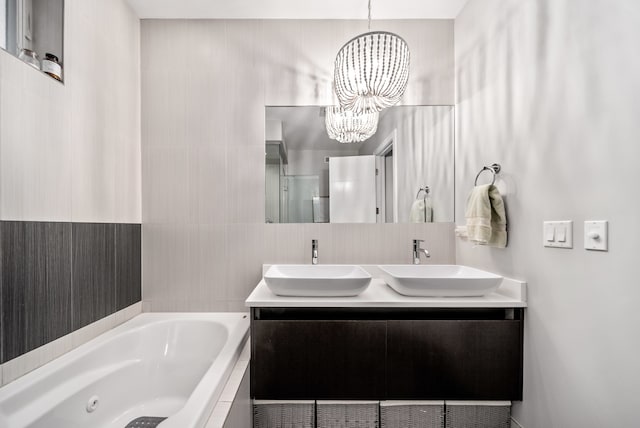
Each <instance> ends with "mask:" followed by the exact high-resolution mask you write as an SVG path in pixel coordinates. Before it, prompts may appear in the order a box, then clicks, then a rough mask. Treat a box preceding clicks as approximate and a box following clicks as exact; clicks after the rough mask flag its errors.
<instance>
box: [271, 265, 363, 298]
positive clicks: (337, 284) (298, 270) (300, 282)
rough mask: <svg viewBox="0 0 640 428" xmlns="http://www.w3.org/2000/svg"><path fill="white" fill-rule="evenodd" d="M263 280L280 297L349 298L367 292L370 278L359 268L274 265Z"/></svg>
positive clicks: (347, 266) (348, 266) (346, 266)
mask: <svg viewBox="0 0 640 428" xmlns="http://www.w3.org/2000/svg"><path fill="white" fill-rule="evenodd" d="M264 280H265V282H266V283H267V287H269V289H270V290H271V291H272V292H273V293H274V294H277V295H278V296H297V297H348V296H357V295H358V294H360V293H362V292H363V291H364V290H366V288H367V287H368V286H369V283H370V282H371V275H369V273H368V272H367V271H365V270H364V269H362V268H361V267H360V266H350V265H273V266H271V267H270V268H269V270H267V273H265V275H264Z"/></svg>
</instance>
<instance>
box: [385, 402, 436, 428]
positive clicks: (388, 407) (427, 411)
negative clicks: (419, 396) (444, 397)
mask: <svg viewBox="0 0 640 428" xmlns="http://www.w3.org/2000/svg"><path fill="white" fill-rule="evenodd" d="M380 426H381V427H382V428H443V427H444V401H381V402H380Z"/></svg>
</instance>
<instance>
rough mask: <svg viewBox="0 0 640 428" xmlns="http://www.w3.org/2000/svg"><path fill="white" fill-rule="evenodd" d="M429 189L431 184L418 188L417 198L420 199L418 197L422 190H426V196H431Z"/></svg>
mask: <svg viewBox="0 0 640 428" xmlns="http://www.w3.org/2000/svg"><path fill="white" fill-rule="evenodd" d="M429 191H430V189H429V186H424V187H421V188H420V189H419V190H418V193H416V199H418V197H419V196H420V192H424V197H425V198H426V197H427V196H429Z"/></svg>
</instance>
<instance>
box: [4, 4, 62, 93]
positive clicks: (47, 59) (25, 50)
mask: <svg viewBox="0 0 640 428" xmlns="http://www.w3.org/2000/svg"><path fill="white" fill-rule="evenodd" d="M63 23H64V0H0V48H2V49H4V50H5V51H7V52H9V53H10V54H12V55H13V56H15V57H17V58H19V59H20V60H22V61H23V62H24V63H25V64H27V65H29V66H31V67H33V68H35V69H38V70H41V71H42V72H43V73H45V74H47V75H49V76H50V77H52V78H54V79H56V80H59V81H62V79H63V73H62V64H63V45H64V43H63V38H64V30H63Z"/></svg>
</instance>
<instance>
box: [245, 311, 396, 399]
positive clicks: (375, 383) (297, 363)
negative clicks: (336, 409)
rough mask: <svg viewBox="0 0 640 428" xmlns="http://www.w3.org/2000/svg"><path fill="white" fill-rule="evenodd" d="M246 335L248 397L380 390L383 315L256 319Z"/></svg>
mask: <svg viewBox="0 0 640 428" xmlns="http://www.w3.org/2000/svg"><path fill="white" fill-rule="evenodd" d="M251 336H252V349H251V350H252V359H251V372H252V395H253V396H254V398H269V399H274V400H275V399H293V398H295V399H344V400H349V399H362V398H364V397H368V398H370V399H371V398H373V397H380V396H383V395H384V394H385V365H384V354H385V347H386V343H385V340H386V323H385V322H384V321H330V320H322V321H289V320H287V321H258V322H255V323H254V324H253V326H252V331H251Z"/></svg>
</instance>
